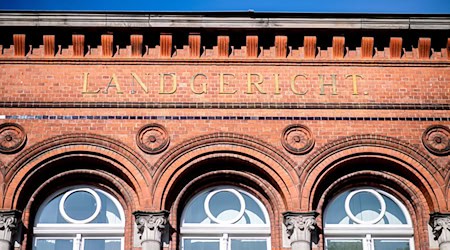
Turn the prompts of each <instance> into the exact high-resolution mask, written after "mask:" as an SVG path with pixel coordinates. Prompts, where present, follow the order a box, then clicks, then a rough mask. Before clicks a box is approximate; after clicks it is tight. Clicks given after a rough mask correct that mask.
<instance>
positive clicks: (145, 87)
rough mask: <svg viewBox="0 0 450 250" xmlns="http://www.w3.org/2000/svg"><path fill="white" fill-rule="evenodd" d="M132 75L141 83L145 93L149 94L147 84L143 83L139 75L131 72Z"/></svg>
mask: <svg viewBox="0 0 450 250" xmlns="http://www.w3.org/2000/svg"><path fill="white" fill-rule="evenodd" d="M131 75H132V76H133V78H134V79H135V80H136V82H138V83H139V85H140V86H141V88H142V89H143V90H144V92H145V93H148V89H147V86H145V84H144V83H143V82H142V80H141V78H139V76H138V75H136V73H134V72H131ZM133 92H134V90H133Z"/></svg>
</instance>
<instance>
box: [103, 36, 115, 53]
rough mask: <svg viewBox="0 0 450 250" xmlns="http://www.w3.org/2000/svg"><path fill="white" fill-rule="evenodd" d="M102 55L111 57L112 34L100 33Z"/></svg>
mask: <svg viewBox="0 0 450 250" xmlns="http://www.w3.org/2000/svg"><path fill="white" fill-rule="evenodd" d="M101 40H102V55H103V56H104V57H112V56H113V43H114V36H113V35H102V39H101Z"/></svg>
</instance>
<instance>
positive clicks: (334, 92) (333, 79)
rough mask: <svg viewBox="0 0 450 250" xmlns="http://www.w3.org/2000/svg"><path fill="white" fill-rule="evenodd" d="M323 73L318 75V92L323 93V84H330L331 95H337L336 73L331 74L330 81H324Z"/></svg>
mask: <svg viewBox="0 0 450 250" xmlns="http://www.w3.org/2000/svg"><path fill="white" fill-rule="evenodd" d="M324 79H325V75H319V82H320V94H321V95H325V86H332V87H333V89H332V92H331V94H332V95H337V90H336V75H331V83H327V84H325V83H324Z"/></svg>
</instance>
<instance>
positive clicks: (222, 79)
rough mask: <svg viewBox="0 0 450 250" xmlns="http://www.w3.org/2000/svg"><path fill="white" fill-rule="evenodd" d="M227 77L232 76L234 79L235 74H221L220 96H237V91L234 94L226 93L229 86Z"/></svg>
mask: <svg viewBox="0 0 450 250" xmlns="http://www.w3.org/2000/svg"><path fill="white" fill-rule="evenodd" d="M225 76H232V77H233V78H234V77H235V75H234V74H226V73H220V74H219V80H220V82H219V83H220V85H219V94H235V93H236V92H237V90H235V91H233V92H225V86H228V82H225V80H224V77H225Z"/></svg>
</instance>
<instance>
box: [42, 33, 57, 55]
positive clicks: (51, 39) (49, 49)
mask: <svg viewBox="0 0 450 250" xmlns="http://www.w3.org/2000/svg"><path fill="white" fill-rule="evenodd" d="M44 56H49V57H51V56H55V36H54V35H44Z"/></svg>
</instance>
